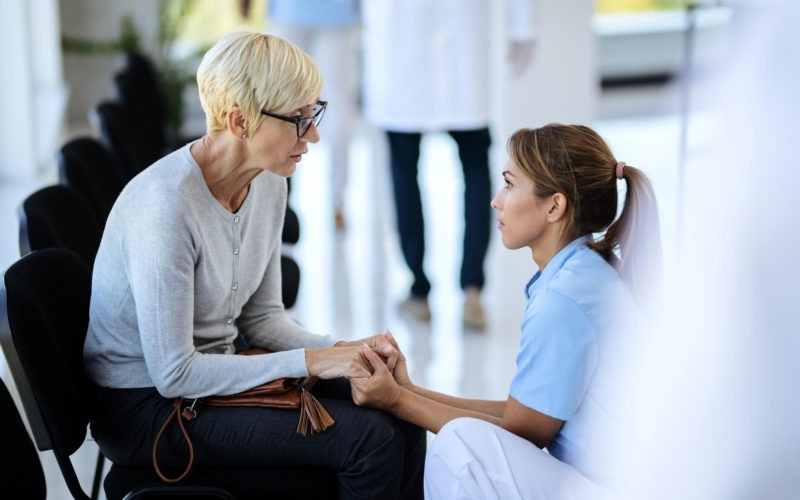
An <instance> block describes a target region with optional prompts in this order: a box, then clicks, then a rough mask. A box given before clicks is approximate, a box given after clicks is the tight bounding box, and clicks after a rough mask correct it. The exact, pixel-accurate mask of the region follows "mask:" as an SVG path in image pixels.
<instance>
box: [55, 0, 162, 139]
mask: <svg viewBox="0 0 800 500" xmlns="http://www.w3.org/2000/svg"><path fill="white" fill-rule="evenodd" d="M60 6H61V30H62V31H63V33H64V36H66V37H70V38H75V39H81V40H92V41H110V40H116V39H118V38H119V36H120V32H121V20H122V18H123V17H125V16H126V15H130V16H131V17H132V19H133V23H134V25H135V28H136V30H137V31H138V32H139V35H140V42H141V43H142V46H143V49H144V50H145V52H148V53H152V51H153V50H154V48H155V45H156V36H157V30H158V0H113V1H106V0H61V2H60ZM123 63H124V60H123V58H122V56H121V55H119V54H110V55H106V54H81V53H73V52H66V53H64V79H65V81H66V82H67V84H68V85H69V88H70V99H69V106H68V109H67V120H68V122H69V123H70V124H71V125H72V126H73V127H76V128H82V127H81V124H86V123H87V120H88V118H87V114H88V113H89V112H90V111H91V110H92V109H93V108H94V106H95V105H96V104H97V103H99V102H100V101H102V100H103V99H109V98H113V97H114V87H113V75H114V72H115V71H117V70H118V69H119V68H120V67H121V66H122V64H123Z"/></svg>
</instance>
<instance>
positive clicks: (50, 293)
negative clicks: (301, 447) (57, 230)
mask: <svg viewBox="0 0 800 500" xmlns="http://www.w3.org/2000/svg"><path fill="white" fill-rule="evenodd" d="M90 279H91V278H90V271H89V269H88V268H87V267H86V265H85V264H84V263H83V262H82V260H81V259H80V258H79V257H78V256H77V255H75V254H74V253H73V252H71V251H70V250H67V249H64V248H52V249H46V250H38V251H34V252H32V253H30V254H28V255H26V256H24V257H22V258H20V259H19V260H18V261H17V262H16V263H14V264H13V265H12V266H11V267H10V268H9V269H8V270H7V271H6V273H5V275H4V277H3V282H2V286H0V343H2V347H3V351H4V353H5V355H6V359H7V361H8V365H9V368H10V370H11V374H12V376H13V377H14V381H15V382H16V385H17V388H18V389H19V392H20V397H21V400H22V403H23V408H24V410H25V414H26V415H27V417H28V421H29V422H30V425H31V430H32V433H33V437H34V440H35V442H36V445H37V447H38V448H39V449H40V450H42V451H44V450H52V451H53V453H54V454H55V456H56V459H57V461H58V464H59V467H60V469H61V472H62V475H63V476H64V479H65V481H66V482H67V486H68V487H69V490H70V492H71V493H72V495H73V496H74V497H75V498H81V499H87V498H89V497H88V496H87V495H86V494H85V493H84V492H83V490H82V489H81V487H80V484H79V483H78V480H77V476H76V474H75V470H74V467H73V466H72V463H71V461H70V458H69V457H70V456H71V455H72V454H73V453H74V452H75V451H76V450H77V449H78V448H79V447H80V446H81V444H82V443H83V442H84V439H85V437H86V429H87V425H88V422H89V414H88V407H89V405H88V398H89V397H90V395H91V392H90V391H91V390H92V385H91V383H90V382H89V381H88V379H87V377H86V376H85V374H84V372H83V357H82V350H83V342H84V339H85V335H86V329H87V325H88V319H89V309H88V308H89V297H90ZM173 472H174V471H169V473H170V474H171V473H173ZM279 484H280V485H284V484H288V485H291V489H276V485H279ZM104 488H105V493H106V496H107V497H108V498H109V499H111V500H116V499H119V498H122V497H124V496H126V495H128V496H126V498H139V497H141V496H144V495H148V496H152V495H162V496H163V495H167V494H170V495H185V496H188V497H192V498H202V496H201V492H205V493H204V494H206V495H209V494H211V493H213V494H214V495H217V496H216V498H233V497H231V496H230V495H227V494H226V493H225V492H230V493H231V494H233V495H234V497H235V498H238V499H246V498H308V499H312V498H314V499H324V498H336V496H337V494H338V486H337V479H336V474H335V472H334V471H331V470H323V469H316V468H296V467H271V468H268V469H263V468H260V469H247V468H244V469H243V468H236V469H205V468H200V467H195V468H194V470H193V471H192V474H191V475H190V476H189V478H188V479H187V482H185V483H180V484H177V485H165V484H159V482H158V478H157V476H156V474H155V471H154V470H153V468H152V467H121V466H117V465H112V467H111V469H110V470H109V472H108V475H107V476H106V478H105V481H104ZM181 488H184V489H185V490H186V491H188V493H184V492H183V490H181ZM219 488H222V489H224V491H220V490H219ZM131 490H135V492H134V494H133V495H132V496H131V495H129V493H128V492H130V491H131ZM226 495H227V496H226Z"/></svg>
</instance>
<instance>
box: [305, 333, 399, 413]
mask: <svg viewBox="0 0 800 500" xmlns="http://www.w3.org/2000/svg"><path fill="white" fill-rule="evenodd" d="M306 364H307V366H308V373H309V374H310V375H314V376H317V377H319V378H322V379H332V378H340V377H344V378H348V379H350V387H351V390H352V395H353V401H354V402H355V403H356V404H357V405H363V406H372V407H375V408H382V409H386V408H389V407H390V406H391V405H393V404H394V402H396V400H397V398H398V397H399V396H398V394H399V393H398V392H397V391H400V390H401V386H403V385H409V386H410V384H411V379H410V378H409V376H408V369H407V367H406V359H405V356H404V355H403V353H402V352H401V351H400V347H399V345H398V344H397V341H396V340H395V338H394V336H392V333H391V332H388V331H387V332H386V333H379V334H377V335H373V336H372V337H367V338H365V339H362V340H357V341H353V342H344V341H343V342H338V343H337V344H336V345H334V346H333V347H328V348H323V349H306Z"/></svg>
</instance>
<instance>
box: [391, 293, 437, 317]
mask: <svg viewBox="0 0 800 500" xmlns="http://www.w3.org/2000/svg"><path fill="white" fill-rule="evenodd" d="M398 309H400V312H401V313H403V314H405V315H407V316H410V317H412V318H414V319H415V320H417V321H421V322H423V323H429V322H430V321H431V308H430V307H429V306H428V299H427V298H425V297H414V296H413V295H411V296H409V297H408V298H407V299H405V300H404V301H402V302H400V305H399V306H398Z"/></svg>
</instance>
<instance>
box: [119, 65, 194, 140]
mask: <svg viewBox="0 0 800 500" xmlns="http://www.w3.org/2000/svg"><path fill="white" fill-rule="evenodd" d="M114 86H115V87H116V90H117V99H118V100H119V101H120V102H122V103H123V104H125V105H126V106H127V107H128V108H129V109H131V110H133V111H134V112H135V113H136V114H137V115H138V120H139V122H140V123H142V124H143V125H145V126H147V127H148V130H149V131H150V133H151V134H152V137H151V140H152V141H153V143H154V144H156V145H157V146H159V147H160V148H161V149H162V150H167V151H173V150H175V149H178V148H179V147H181V146H183V145H184V144H186V143H187V142H190V141H192V140H194V139H195V138H192V137H185V136H182V135H180V134H179V133H176V132H174V131H173V128H174V126H173V124H172V123H171V121H172V114H173V110H171V109H170V103H169V99H168V97H167V94H168V92H167V90H168V89H167V88H166V87H165V86H164V81H163V80H162V78H161V77H160V75H159V74H158V71H157V70H156V67H155V65H154V64H153V62H152V61H151V60H150V58H149V57H147V56H146V55H145V54H143V53H142V52H139V51H137V50H128V51H126V52H125V66H124V67H123V69H122V70H121V71H120V72H118V73H117V74H116V75H115V76H114Z"/></svg>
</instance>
